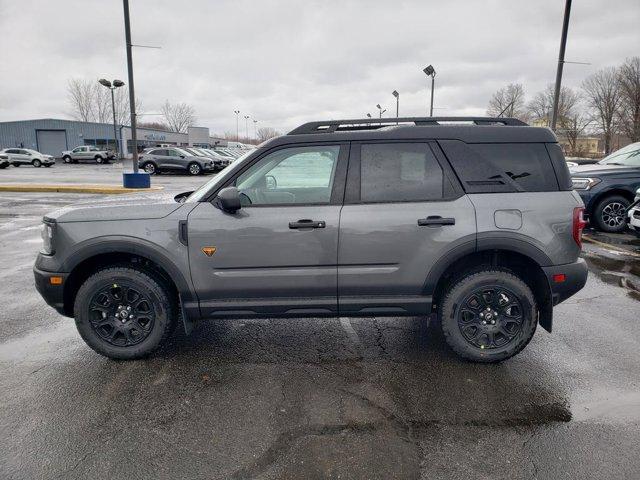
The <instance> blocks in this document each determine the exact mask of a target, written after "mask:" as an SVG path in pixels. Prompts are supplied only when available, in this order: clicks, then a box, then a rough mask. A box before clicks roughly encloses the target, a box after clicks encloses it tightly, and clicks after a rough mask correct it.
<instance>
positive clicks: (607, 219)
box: [571, 142, 640, 232]
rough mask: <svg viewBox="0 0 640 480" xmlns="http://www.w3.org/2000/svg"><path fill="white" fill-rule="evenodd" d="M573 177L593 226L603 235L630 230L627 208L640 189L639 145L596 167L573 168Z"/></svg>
mask: <svg viewBox="0 0 640 480" xmlns="http://www.w3.org/2000/svg"><path fill="white" fill-rule="evenodd" d="M571 176H572V180H573V188H575V189H576V191H577V192H578V193H579V194H580V197H582V201H583V202H584V204H585V214H586V216H587V217H588V218H589V221H590V223H591V224H592V225H593V226H594V227H596V228H597V229H599V230H602V231H604V232H621V231H623V230H624V229H625V228H626V227H627V222H628V216H627V209H628V208H629V206H630V205H631V202H633V198H634V196H635V193H636V190H637V189H638V188H640V142H638V143H632V144H631V145H627V146H626V147H624V148H621V149H620V150H618V151H617V152H613V153H612V154H611V155H609V156H608V157H605V158H603V159H602V160H600V161H599V162H598V163H596V164H595V165H580V166H577V167H572V168H571Z"/></svg>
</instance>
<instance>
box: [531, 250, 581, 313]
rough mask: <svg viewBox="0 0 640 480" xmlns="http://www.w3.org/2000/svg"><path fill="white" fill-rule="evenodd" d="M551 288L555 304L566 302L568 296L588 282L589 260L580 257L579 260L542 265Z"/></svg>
mask: <svg viewBox="0 0 640 480" xmlns="http://www.w3.org/2000/svg"><path fill="white" fill-rule="evenodd" d="M542 271H543V272H544V274H545V275H546V277H547V281H548V282H549V288H550V289H551V299H552V303H553V305H554V306H555V305H558V304H559V303H560V302H564V301H565V300H566V299H567V298H569V297H571V296H572V295H574V294H576V293H577V292H579V291H580V290H581V289H582V287H584V285H585V284H586V283H587V275H588V271H589V270H588V268H587V262H585V261H584V259H582V258H579V259H578V261H577V262H574V263H567V264H564V265H554V266H552V267H542Z"/></svg>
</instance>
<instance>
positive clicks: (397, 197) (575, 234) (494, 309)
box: [34, 118, 587, 362]
mask: <svg viewBox="0 0 640 480" xmlns="http://www.w3.org/2000/svg"><path fill="white" fill-rule="evenodd" d="M449 122H456V123H462V125H457V126H452V125H449V124H448V123H449ZM177 200H179V201H180V203H175V202H173V203H167V202H158V201H157V200H154V199H152V198H147V199H145V200H143V199H141V200H139V202H138V205H134V204H132V203H131V201H130V200H129V201H126V202H124V201H123V203H122V205H114V204H113V203H109V205H108V206H104V207H102V208H100V207H98V206H97V205H95V204H92V205H91V206H90V207H88V208H76V209H65V210H61V211H58V212H55V213H53V214H50V215H47V216H46V217H45V218H44V229H43V240H44V247H43V251H42V253H41V254H40V255H39V256H38V259H37V261H36V265H35V269H34V270H35V277H36V286H37V288H38V290H39V291H40V292H41V293H42V295H43V297H44V298H45V299H46V301H47V302H48V303H49V304H50V305H52V306H53V307H55V308H56V309H57V310H58V311H59V312H60V313H62V314H64V315H67V316H72V317H75V320H76V325H77V327H78V330H79V332H80V334H81V335H82V337H83V338H84V340H85V341H86V342H87V343H88V344H89V346H91V348H93V349H94V350H96V351H97V352H99V353H101V354H103V355H107V356H109V357H112V358H128V359H130V358H138V357H141V356H144V355H147V354H149V353H150V352H151V351H153V350H154V349H155V348H157V347H158V346H159V345H160V344H161V343H162V342H163V341H164V340H165V339H166V338H167V336H168V335H169V334H170V332H171V329H172V328H173V327H174V326H175V325H176V323H177V322H178V321H179V319H180V318H182V321H183V322H184V326H185V329H186V330H187V331H189V330H190V329H191V326H192V324H193V321H194V320H198V319H202V318H220V317H252V316H257V317H269V316H293V317H322V316H338V315H340V316H377V315H385V316H392V315H409V316H427V315H430V314H431V313H436V314H437V315H438V316H439V318H440V319H441V321H442V329H443V332H444V335H445V337H446V339H447V342H448V343H449V345H450V346H451V347H452V348H453V350H455V351H456V352H457V353H458V354H459V355H461V356H463V357H465V358H467V359H471V360H475V361H480V362H496V361H500V360H504V359H506V358H509V357H511V356H513V355H515V354H517V353H518V352H520V351H521V350H522V349H523V348H524V347H525V346H526V345H527V343H528V342H529V340H530V339H531V337H532V336H533V334H534V332H535V330H536V326H537V324H538V323H540V324H541V325H542V327H544V328H545V329H546V330H548V331H551V326H552V308H553V306H554V305H557V304H558V303H560V302H562V301H563V300H565V299H567V298H568V297H570V296H571V295H573V294H574V293H575V292H577V291H578V290H580V289H581V288H582V287H583V285H584V284H585V281H586V278H587V269H586V266H585V263H584V261H583V260H581V259H579V253H580V247H581V243H580V242H581V239H580V235H581V230H582V228H583V227H584V223H583V220H582V210H583V208H582V206H583V204H582V201H581V200H580V197H579V196H578V194H577V193H575V192H574V191H573V189H572V188H571V179H570V177H569V172H568V170H567V166H566V163H565V160H564V157H563V155H562V152H561V150H560V147H559V146H558V144H557V141H556V138H555V136H554V135H553V133H552V132H551V131H549V130H547V129H543V128H533V127H528V126H526V124H524V123H522V122H520V121H518V120H514V119H505V118H494V119H491V118H489V119H487V118H474V119H468V118H464V119H460V118H440V119H436V118H407V119H404V118H403V119H397V120H396V119H394V120H392V121H390V120H383V119H380V120H377V119H376V120H344V121H329V122H314V123H308V124H305V125H302V126H301V127H298V128H296V129H295V130H293V131H292V132H290V133H289V134H288V135H285V136H282V137H279V138H275V139H272V140H270V141H268V142H266V143H264V144H263V145H262V146H260V148H258V149H257V150H255V151H254V152H252V153H251V154H249V155H248V156H247V157H245V158H242V159H239V160H238V161H236V162H234V163H233V164H232V165H231V166H230V167H228V168H227V169H225V170H224V171H223V172H222V173H221V174H219V175H218V176H216V177H215V178H213V179H212V180H210V181H209V182H208V183H206V184H205V185H204V186H202V187H201V188H200V189H198V190H197V191H195V192H193V193H190V194H188V195H187V194H185V195H179V196H178V197H177Z"/></svg>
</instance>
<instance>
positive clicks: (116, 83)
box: [98, 78, 124, 158]
mask: <svg viewBox="0 0 640 480" xmlns="http://www.w3.org/2000/svg"><path fill="white" fill-rule="evenodd" d="M98 83H99V84H100V85H104V86H105V87H107V88H108V89H109V90H111V111H112V112H113V142H114V143H115V146H116V158H120V157H119V155H118V150H119V149H118V132H117V129H118V124H117V122H116V100H115V95H114V93H113V91H114V90H115V89H116V88H119V87H122V86H124V82H123V81H122V80H114V81H113V82H110V81H109V80H106V79H104V78H101V79H100V80H98Z"/></svg>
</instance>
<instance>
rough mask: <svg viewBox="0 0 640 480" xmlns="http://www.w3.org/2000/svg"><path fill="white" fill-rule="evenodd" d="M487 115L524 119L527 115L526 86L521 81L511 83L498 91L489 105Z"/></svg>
mask: <svg viewBox="0 0 640 480" xmlns="http://www.w3.org/2000/svg"><path fill="white" fill-rule="evenodd" d="M487 115H489V116H491V117H513V118H520V119H523V120H524V118H525V116H526V112H525V108H524V87H523V86H522V84H520V83H510V84H509V85H507V86H506V87H502V88H501V89H499V90H498V91H496V92H495V93H494V94H493V96H492V97H491V100H489V106H488V107H487Z"/></svg>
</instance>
